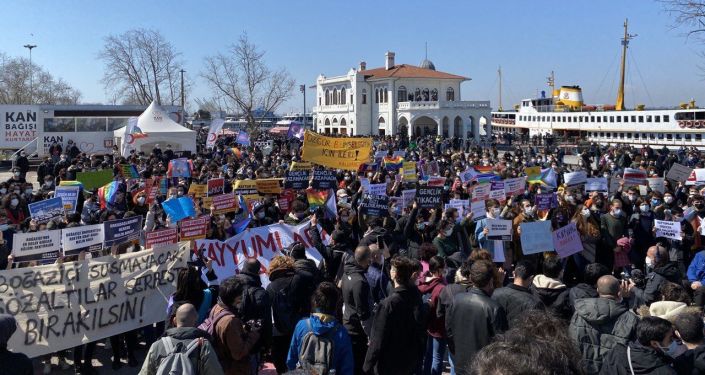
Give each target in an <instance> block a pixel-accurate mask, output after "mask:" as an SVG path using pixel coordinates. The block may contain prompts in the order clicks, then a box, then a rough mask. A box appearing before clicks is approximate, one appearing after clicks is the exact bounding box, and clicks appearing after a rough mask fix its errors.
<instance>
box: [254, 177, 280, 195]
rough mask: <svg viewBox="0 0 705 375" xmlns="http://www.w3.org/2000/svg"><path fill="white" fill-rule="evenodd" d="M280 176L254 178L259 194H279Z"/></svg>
mask: <svg viewBox="0 0 705 375" xmlns="http://www.w3.org/2000/svg"><path fill="white" fill-rule="evenodd" d="M281 182H282V179H281V178H265V179H258V180H255V184H256V186H257V191H258V192H259V193H260V194H279V193H281V192H282V185H281Z"/></svg>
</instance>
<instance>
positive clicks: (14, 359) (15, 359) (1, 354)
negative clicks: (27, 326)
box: [0, 349, 34, 375]
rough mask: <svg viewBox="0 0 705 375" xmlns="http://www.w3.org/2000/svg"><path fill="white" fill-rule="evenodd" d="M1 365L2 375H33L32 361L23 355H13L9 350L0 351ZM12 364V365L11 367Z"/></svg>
mask: <svg viewBox="0 0 705 375" xmlns="http://www.w3.org/2000/svg"><path fill="white" fill-rule="evenodd" d="M0 363H2V364H3V365H4V366H3V369H2V371H0V373H2V374H7V375H33V374H34V368H33V367H32V360H31V359H29V358H28V357H27V356H26V355H24V354H22V353H13V352H11V351H8V350H7V349H0ZM10 364H11V365H10Z"/></svg>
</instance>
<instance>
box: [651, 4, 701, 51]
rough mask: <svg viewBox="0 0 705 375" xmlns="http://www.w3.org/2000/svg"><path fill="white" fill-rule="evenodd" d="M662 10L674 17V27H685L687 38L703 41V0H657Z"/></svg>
mask: <svg viewBox="0 0 705 375" xmlns="http://www.w3.org/2000/svg"><path fill="white" fill-rule="evenodd" d="M659 2H660V3H661V4H663V8H664V10H665V11H666V12H667V13H669V14H670V15H672V16H673V17H674V19H673V24H672V25H671V26H672V27H673V28H674V29H681V28H684V29H686V31H685V35H686V37H687V38H691V37H693V38H697V39H698V41H699V42H701V43H702V42H704V41H705V37H704V36H705V34H703V33H705V1H691V0H659Z"/></svg>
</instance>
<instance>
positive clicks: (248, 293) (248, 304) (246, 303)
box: [239, 285, 262, 322]
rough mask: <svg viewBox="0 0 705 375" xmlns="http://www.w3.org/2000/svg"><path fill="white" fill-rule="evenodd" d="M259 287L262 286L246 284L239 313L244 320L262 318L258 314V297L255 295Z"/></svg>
mask: <svg viewBox="0 0 705 375" xmlns="http://www.w3.org/2000/svg"><path fill="white" fill-rule="evenodd" d="M257 289H262V288H260V287H255V286H249V285H248V286H245V289H244V290H243V291H242V302H241V304H240V310H239V313H240V319H242V321H243V322H246V321H248V320H250V319H259V318H260V316H259V314H258V307H257V298H256V297H255V292H257Z"/></svg>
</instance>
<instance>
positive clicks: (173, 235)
mask: <svg viewBox="0 0 705 375" xmlns="http://www.w3.org/2000/svg"><path fill="white" fill-rule="evenodd" d="M144 237H145V243H144V247H145V249H157V248H160V247H164V246H167V245H174V244H176V243H177V242H178V230H177V229H176V228H167V229H160V230H153V231H151V232H146V233H145V234H144Z"/></svg>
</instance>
